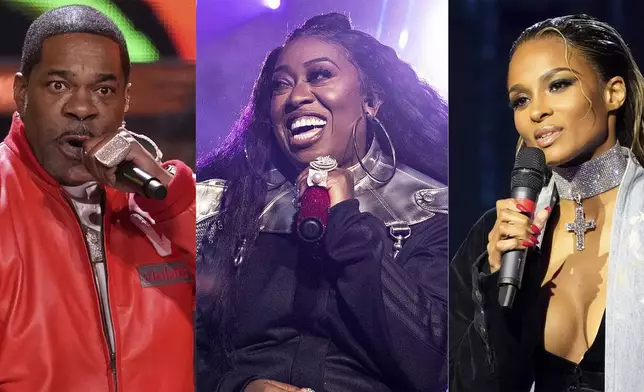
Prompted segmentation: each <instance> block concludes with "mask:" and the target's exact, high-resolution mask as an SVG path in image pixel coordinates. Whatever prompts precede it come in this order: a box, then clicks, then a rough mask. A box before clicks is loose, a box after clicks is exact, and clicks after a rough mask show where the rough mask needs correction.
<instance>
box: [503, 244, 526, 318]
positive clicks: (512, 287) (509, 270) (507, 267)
mask: <svg viewBox="0 0 644 392" xmlns="http://www.w3.org/2000/svg"><path fill="white" fill-rule="evenodd" d="M527 254H528V251H527V249H523V250H522V249H517V250H511V251H509V252H506V253H504V254H503V257H502V258H501V271H500V273H499V283H498V287H499V304H500V305H501V306H502V307H504V308H512V305H513V304H514V297H515V296H516V293H517V291H518V290H519V289H520V288H521V281H522V279H523V270H524V267H525V258H526V255H527Z"/></svg>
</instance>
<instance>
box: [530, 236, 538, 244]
mask: <svg viewBox="0 0 644 392" xmlns="http://www.w3.org/2000/svg"><path fill="white" fill-rule="evenodd" d="M530 241H532V243H533V244H535V245H536V244H538V243H539V239H538V238H537V237H535V236H533V235H531V236H530Z"/></svg>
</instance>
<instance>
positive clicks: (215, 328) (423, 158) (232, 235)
mask: <svg viewBox="0 0 644 392" xmlns="http://www.w3.org/2000/svg"><path fill="white" fill-rule="evenodd" d="M302 37H316V38H319V39H322V40H324V41H326V42H329V43H332V44H335V45H339V46H340V47H342V48H344V49H345V51H346V54H347V55H348V58H349V60H350V61H351V62H352V63H353V64H354V65H355V66H356V68H357V69H358V71H359V75H360V81H361V84H362V86H361V88H362V89H363V93H364V94H365V96H374V95H375V96H377V97H379V98H380V99H381V100H382V101H383V103H382V106H381V107H380V110H379V111H378V118H379V120H380V121H381V122H382V123H383V124H384V126H385V127H386V129H387V131H388V132H389V135H390V137H391V139H392V142H393V145H394V147H395V149H396V157H397V160H398V162H401V163H404V164H406V165H408V166H411V167H413V168H414V169H416V170H418V171H420V172H422V173H424V174H426V175H428V176H431V177H432V178H434V179H436V180H439V181H441V182H443V183H447V125H448V124H447V104H446V102H445V101H444V100H443V99H442V98H441V97H440V95H439V94H438V93H437V92H436V91H435V90H434V89H433V88H432V87H430V86H429V85H428V84H426V83H425V82H423V81H421V80H420V79H419V78H418V76H417V75H416V73H415V72H414V70H413V69H412V68H411V66H410V65H408V64H407V63H405V62H403V61H402V60H400V59H399V58H398V56H397V54H396V52H395V51H394V50H393V49H392V48H390V47H388V46H385V45H383V44H381V43H380V42H378V40H376V39H375V38H374V37H372V36H370V35H368V34H366V33H364V32H361V31H358V30H354V29H353V28H352V26H351V22H350V20H349V19H348V18H347V17H346V16H344V15H342V14H338V13H331V14H325V15H319V16H315V17H313V18H311V19H309V20H308V21H307V22H306V23H305V24H304V25H303V26H301V27H300V28H298V29H296V30H295V31H293V32H292V33H291V34H290V35H289V36H288V37H287V39H286V42H285V44H284V45H288V44H289V43H290V42H292V41H294V40H297V39H299V38H302ZM283 47H284V46H282V47H278V48H276V49H274V50H273V51H271V52H270V53H269V54H268V56H267V57H266V59H265V61H264V64H263V66H262V69H261V72H260V74H259V78H258V79H257V81H256V83H255V86H254V89H253V93H252V96H251V99H250V102H249V103H248V105H247V106H246V108H245V109H244V110H243V111H242V113H241V116H240V118H239V120H238V122H237V123H236V125H235V126H234V128H233V130H232V132H231V133H230V134H229V136H228V137H227V139H226V140H225V142H224V143H223V145H222V146H221V147H220V148H219V149H218V150H216V151H215V152H214V153H213V154H211V155H209V156H207V157H206V158H204V159H202V160H200V161H199V162H198V169H197V180H198V181H204V180H208V179H213V178H217V179H224V180H226V181H227V188H226V190H225V192H224V195H223V199H222V201H221V207H222V208H221V212H220V215H219V222H220V223H218V224H217V226H219V228H220V230H218V228H217V227H210V228H208V229H207V230H206V231H207V234H206V235H205V236H204V237H203V240H202V241H201V242H200V244H199V249H200V251H199V252H198V256H197V286H198V291H197V292H198V304H199V310H198V319H199V323H200V325H201V326H203V328H202V327H199V333H198V335H199V336H198V340H199V345H200V347H201V350H199V351H200V352H199V353H198V355H197V356H198V363H197V368H198V370H197V382H198V384H200V385H206V384H207V383H208V382H209V381H212V380H213V378H214V379H217V378H218V377H219V376H221V375H222V374H223V372H225V371H226V370H227V369H228V368H229V367H230V366H231V365H232V362H233V358H232V356H233V350H232V347H231V343H230V331H231V328H233V327H234V317H233V315H234V308H233V303H234V295H235V283H236V273H235V267H234V262H233V260H234V259H235V258H236V257H237V256H238V252H239V249H240V245H241V244H242V243H245V244H246V249H247V251H246V255H248V254H249V253H250V252H252V244H253V241H254V239H255V238H256V237H257V235H258V233H259V219H258V217H259V215H260V213H261V211H262V209H263V208H264V203H265V198H266V192H267V189H268V187H267V183H266V181H265V178H264V177H263V176H262V173H265V172H267V171H268V170H269V169H270V168H271V167H278V168H280V167H285V166H286V165H288V164H287V163H286V157H285V155H284V153H283V152H282V151H281V149H280V148H279V146H278V144H277V141H276V139H275V137H274V134H273V130H272V127H271V121H270V105H271V98H272V96H271V94H272V74H273V69H274V68H275V64H276V62H277V60H278V58H279V56H280V53H281V51H282V49H283ZM370 134H374V135H375V137H376V138H378V142H379V144H380V145H381V146H383V148H385V149H386V146H388V145H389V144H388V141H387V139H386V138H385V137H384V136H382V135H381V132H378V131H376V130H372V131H370ZM245 149H247V150H248V156H249V158H250V160H251V161H252V162H248V160H247V158H246V153H245ZM286 170H288V168H287V169H286ZM222 226H223V229H221V227H222ZM199 282H202V284H200V283H199ZM203 287H207V289H200V288H203ZM204 390H205V389H204Z"/></svg>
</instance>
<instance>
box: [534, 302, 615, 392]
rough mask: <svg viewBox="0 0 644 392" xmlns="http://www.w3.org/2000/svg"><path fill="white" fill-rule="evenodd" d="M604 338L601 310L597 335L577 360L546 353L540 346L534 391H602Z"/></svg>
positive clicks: (603, 317) (603, 320)
mask: <svg viewBox="0 0 644 392" xmlns="http://www.w3.org/2000/svg"><path fill="white" fill-rule="evenodd" d="M542 341H543V340H542ZM605 342H606V313H605V312H604V315H603V316H602V321H601V324H600V325H599V332H598V333H597V337H596V338H595V341H594V342H593V344H592V345H591V346H590V348H589V349H588V351H587V352H586V354H585V355H584V358H583V359H582V361H581V362H580V363H579V364H576V363H574V362H571V361H569V360H567V359H564V358H561V357H559V356H557V355H555V354H552V353H549V352H548V351H546V350H545V348H544V347H543V346H542V347H541V348H540V349H539V350H538V353H537V355H536V360H535V364H536V366H535V392H564V391H565V392H568V391H576V392H603V391H604V351H605Z"/></svg>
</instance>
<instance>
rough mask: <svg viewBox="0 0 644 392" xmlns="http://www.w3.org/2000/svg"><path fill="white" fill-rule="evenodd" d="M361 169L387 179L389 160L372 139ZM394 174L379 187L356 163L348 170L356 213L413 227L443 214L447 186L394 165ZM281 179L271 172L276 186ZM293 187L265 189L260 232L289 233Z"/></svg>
mask: <svg viewBox="0 0 644 392" xmlns="http://www.w3.org/2000/svg"><path fill="white" fill-rule="evenodd" d="M362 161H363V164H364V166H365V167H366V168H367V169H368V170H369V171H370V172H371V173H372V175H374V176H375V177H376V178H387V177H388V176H390V173H391V170H393V167H392V162H391V159H390V158H389V157H388V156H386V155H385V154H383V153H382V150H381V149H380V146H379V145H378V143H377V141H376V140H373V142H372V143H371V146H370V148H369V150H368V151H367V153H366V154H365V156H364V158H363V159H362ZM397 166H398V167H397V169H396V175H394V177H393V178H392V179H391V181H389V182H388V183H387V184H380V183H378V182H376V181H374V180H373V179H372V178H371V177H369V176H368V175H367V173H366V172H365V171H364V169H363V168H362V167H361V166H360V164H356V165H354V166H352V167H350V168H349V169H348V170H350V171H352V172H353V175H354V181H355V195H356V198H357V199H358V200H359V201H360V210H361V211H362V212H369V213H371V214H373V215H375V216H376V217H378V218H379V219H380V220H382V221H383V223H385V225H387V226H388V227H391V226H394V225H401V224H404V225H414V224H417V223H420V222H423V221H426V220H428V219H430V218H432V217H433V216H435V215H436V214H447V211H448V209H447V201H448V194H447V187H446V186H445V185H444V184H442V183H440V182H438V181H436V180H434V179H432V178H430V177H428V176H426V175H424V174H422V173H420V172H418V171H417V170H414V169H412V168H410V167H408V166H405V165H402V164H398V165H397ZM280 179H283V176H281V174H280V173H279V172H278V171H277V170H276V169H274V170H273V171H272V172H271V173H270V180H271V182H275V183H279V182H280ZM295 196H296V193H295V187H294V186H293V184H291V183H290V182H284V183H282V185H280V186H278V187H275V188H273V189H269V191H268V194H267V198H266V207H265V208H264V210H263V212H262V214H261V216H260V219H261V226H260V230H261V231H263V232H270V233H290V232H291V231H292V226H293V220H294V218H295V216H296V213H297V209H296V206H295V204H294V199H295Z"/></svg>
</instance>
